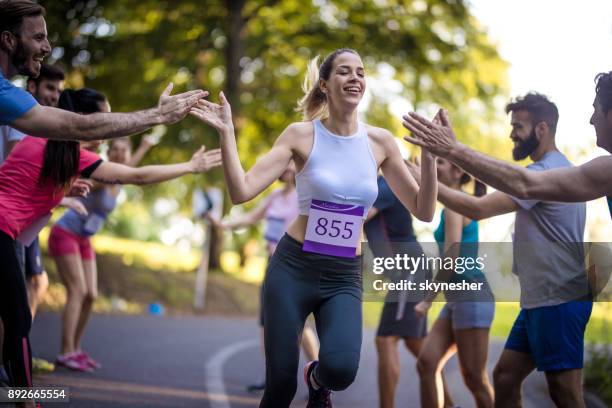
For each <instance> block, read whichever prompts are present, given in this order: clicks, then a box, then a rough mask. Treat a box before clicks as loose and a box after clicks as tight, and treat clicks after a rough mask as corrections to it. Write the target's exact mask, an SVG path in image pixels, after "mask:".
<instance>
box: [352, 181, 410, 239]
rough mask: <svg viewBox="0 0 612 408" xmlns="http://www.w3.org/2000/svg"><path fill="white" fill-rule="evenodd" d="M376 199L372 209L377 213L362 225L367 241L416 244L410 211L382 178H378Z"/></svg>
mask: <svg viewBox="0 0 612 408" xmlns="http://www.w3.org/2000/svg"><path fill="white" fill-rule="evenodd" d="M377 183H378V197H376V201H375V202H374V205H373V207H374V208H376V209H377V210H378V213H377V214H376V215H375V216H374V217H373V218H372V219H371V220H369V221H368V222H366V224H365V225H364V229H365V233H366V235H367V237H368V241H374V240H376V239H380V238H381V234H383V238H384V239H385V240H387V241H390V242H416V237H415V236H414V230H413V229H412V217H411V216H410V211H408V210H407V209H406V207H404V204H402V202H401V201H400V200H399V199H398V198H397V197H396V196H395V194H393V191H391V188H390V187H389V184H387V181H386V180H385V179H384V177H382V176H379V177H378V180H377Z"/></svg>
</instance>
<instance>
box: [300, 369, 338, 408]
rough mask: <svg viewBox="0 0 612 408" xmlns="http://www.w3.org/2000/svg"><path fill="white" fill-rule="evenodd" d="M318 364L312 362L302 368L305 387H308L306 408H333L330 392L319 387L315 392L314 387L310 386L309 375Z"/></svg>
mask: <svg viewBox="0 0 612 408" xmlns="http://www.w3.org/2000/svg"><path fill="white" fill-rule="evenodd" d="M318 364H319V362H318V361H317V360H313V361H311V362H310V363H308V364H306V367H304V381H306V385H307V386H308V404H306V408H333V407H332V402H331V391H330V390H328V389H327V388H325V387H320V388H319V389H318V390H315V389H314V387H313V386H312V385H310V375H311V374H312V372H313V370H314V369H315V367H316V366H317V365H318Z"/></svg>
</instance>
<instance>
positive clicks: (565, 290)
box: [511, 151, 589, 309]
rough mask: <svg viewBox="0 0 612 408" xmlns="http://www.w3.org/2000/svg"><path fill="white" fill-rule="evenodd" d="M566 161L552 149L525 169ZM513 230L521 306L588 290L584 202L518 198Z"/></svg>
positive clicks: (580, 294)
mask: <svg viewBox="0 0 612 408" xmlns="http://www.w3.org/2000/svg"><path fill="white" fill-rule="evenodd" d="M560 167H572V164H571V163H570V162H569V160H567V158H566V157H565V156H564V155H563V154H561V153H560V152H558V151H552V152H548V153H546V154H545V155H544V156H543V157H542V158H541V159H540V160H539V161H537V162H535V163H532V164H530V165H529V166H527V168H528V169H530V170H536V171H540V170H548V169H554V168H560ZM511 198H512V199H513V200H514V201H515V202H516V203H517V204H518V205H519V207H520V209H519V210H517V212H516V221H515V224H514V236H513V239H512V241H513V249H514V251H513V258H514V262H513V268H512V269H513V272H514V273H516V274H517V275H518V277H519V282H520V285H521V307H522V308H524V309H532V308H535V307H541V306H554V305H558V304H561V303H566V302H569V301H571V300H575V299H584V298H585V297H588V295H589V289H588V282H587V276H586V273H585V268H584V245H583V239H584V224H585V218H586V204H585V203H559V202H547V201H539V200H520V199H518V198H515V197H511Z"/></svg>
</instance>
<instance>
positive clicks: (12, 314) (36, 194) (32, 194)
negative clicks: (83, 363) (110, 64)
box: [0, 107, 220, 387]
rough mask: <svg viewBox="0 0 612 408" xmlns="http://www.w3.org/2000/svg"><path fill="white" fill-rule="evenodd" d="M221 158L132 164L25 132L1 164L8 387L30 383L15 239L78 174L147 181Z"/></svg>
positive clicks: (44, 216)
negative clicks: (149, 164)
mask: <svg viewBox="0 0 612 408" xmlns="http://www.w3.org/2000/svg"><path fill="white" fill-rule="evenodd" d="M106 109H107V110H108V107H106ZM219 163H220V152H219V151H212V152H209V153H208V152H207V153H205V152H204V149H203V148H201V149H200V150H198V151H197V152H196V153H195V154H194V155H193V157H192V159H191V161H189V162H186V163H179V164H173V165H167V166H145V167H141V168H137V169H134V168H131V167H129V166H124V165H121V164H117V163H108V162H103V161H102V160H100V158H99V157H98V156H97V155H96V154H94V153H92V152H89V151H87V150H84V149H80V148H79V145H78V143H77V142H69V141H60V140H49V141H47V139H41V138H36V137H32V136H26V137H25V138H24V139H23V140H21V141H20V142H19V143H17V145H16V146H15V148H14V149H13V151H12V152H11V155H10V156H9V157H8V159H7V160H6V161H5V162H4V164H3V165H2V167H0V258H1V259H3V269H2V273H0V313H1V316H2V321H3V322H4V330H5V332H4V354H3V358H4V366H5V369H7V372H8V375H9V379H10V380H11V385H12V386H19V387H31V386H32V376H31V352H30V343H29V339H28V337H29V332H30V326H31V322H32V317H31V313H30V309H29V306H28V299H27V294H26V287H25V281H24V277H23V272H22V270H21V266H20V265H19V261H18V258H17V254H16V252H15V242H16V240H19V241H21V242H23V243H25V244H27V243H29V242H28V241H30V240H31V239H33V238H34V236H35V235H36V234H37V233H38V230H39V229H40V227H42V226H43V225H44V224H45V223H46V221H47V220H48V218H49V216H50V211H51V210H52V209H53V208H54V207H55V206H57V205H58V204H59V203H60V201H61V200H62V198H63V197H64V194H65V191H67V190H69V189H70V186H71V184H72V183H73V182H74V180H75V178H76V177H78V176H82V177H94V178H95V180H96V181H99V182H104V183H115V184H117V183H131V184H150V183H157V182H161V181H164V180H170V179H173V178H176V177H179V176H182V175H184V174H189V173H203V172H206V171H208V169H210V168H211V167H214V166H217V165H219Z"/></svg>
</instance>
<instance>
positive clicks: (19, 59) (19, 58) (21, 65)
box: [11, 40, 40, 78]
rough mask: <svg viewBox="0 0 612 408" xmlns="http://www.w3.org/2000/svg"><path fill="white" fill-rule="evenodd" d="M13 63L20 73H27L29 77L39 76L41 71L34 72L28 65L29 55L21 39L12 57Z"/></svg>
mask: <svg viewBox="0 0 612 408" xmlns="http://www.w3.org/2000/svg"><path fill="white" fill-rule="evenodd" d="M11 63H12V64H13V66H14V67H15V68H16V69H17V72H18V73H19V75H27V76H29V77H34V78H35V77H37V76H38V74H39V73H40V72H34V71H32V70H31V69H30V66H29V65H28V55H27V54H26V51H25V47H24V46H23V45H22V44H21V41H19V40H17V49H16V50H15V54H13V56H12V57H11Z"/></svg>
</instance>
